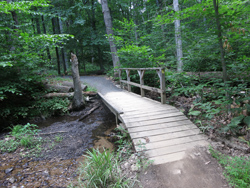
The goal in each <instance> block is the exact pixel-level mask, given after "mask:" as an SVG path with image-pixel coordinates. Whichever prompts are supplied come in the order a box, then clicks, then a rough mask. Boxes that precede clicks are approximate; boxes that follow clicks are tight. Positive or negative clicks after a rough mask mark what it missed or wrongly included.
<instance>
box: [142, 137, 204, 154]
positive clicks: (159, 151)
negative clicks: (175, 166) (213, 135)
mask: <svg viewBox="0 0 250 188" xmlns="http://www.w3.org/2000/svg"><path fill="white" fill-rule="evenodd" d="M198 145H199V146H207V145H208V142H207V141H204V140H201V141H195V142H189V143H185V144H179V145H174V146H167V147H164V148H158V149H153V150H148V151H146V152H145V154H146V155H147V156H149V157H156V156H161V155H166V154H170V153H176V152H180V151H185V150H187V149H190V148H193V147H195V146H198Z"/></svg>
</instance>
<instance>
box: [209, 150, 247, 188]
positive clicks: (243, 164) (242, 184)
mask: <svg viewBox="0 0 250 188" xmlns="http://www.w3.org/2000/svg"><path fill="white" fill-rule="evenodd" d="M210 152H211V154H212V156H213V157H214V158H216V159H217V160H218V162H219V163H220V164H221V165H222V166H223V167H224V169H225V172H224V175H225V177H226V178H227V180H228V182H229V184H230V185H232V186H234V187H235V188H250V159H249V158H247V157H237V156H236V157H230V156H226V155H223V154H221V153H219V152H217V151H215V150H214V149H212V148H210Z"/></svg>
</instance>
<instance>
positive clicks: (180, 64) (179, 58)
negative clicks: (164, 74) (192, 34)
mask: <svg viewBox="0 0 250 188" xmlns="http://www.w3.org/2000/svg"><path fill="white" fill-rule="evenodd" d="M173 4H174V11H175V12H178V11H179V2H178V0H174V1H173ZM174 25H175V43H176V54H177V72H182V71H183V62H182V58H183V53H182V40H181V22H180V20H177V19H176V20H175V21H174Z"/></svg>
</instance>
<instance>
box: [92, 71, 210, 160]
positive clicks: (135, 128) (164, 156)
mask: <svg viewBox="0 0 250 188" xmlns="http://www.w3.org/2000/svg"><path fill="white" fill-rule="evenodd" d="M147 70H151V71H152V70H154V71H156V72H157V74H158V76H159V82H160V88H152V87H149V86H146V85H144V79H143V78H144V73H145V71H147ZM122 71H125V72H126V75H127V80H122V79H121V73H122ZM131 71H137V72H138V74H139V76H140V83H139V84H138V83H134V82H131V81H130V72H131ZM119 75H120V86H121V87H122V88H123V87H124V85H125V86H126V87H127V89H128V91H124V90H113V91H111V92H99V95H100V96H101V97H102V99H103V101H104V103H105V104H106V105H107V106H108V107H109V109H110V110H111V111H112V112H113V113H114V114H115V115H116V117H117V119H119V120H120V121H121V122H122V123H123V124H124V125H125V127H126V129H127V130H128V132H129V134H130V136H131V138H132V140H133V143H134V146H135V149H136V150H137V151H141V150H144V151H145V153H146V155H147V156H148V157H149V159H150V160H153V161H154V162H153V164H163V163H168V162H173V161H177V160H180V159H182V158H183V157H184V156H185V151H186V150H188V149H191V148H193V147H195V146H198V145H201V146H206V145H208V142H207V141H206V139H207V138H206V137H205V136H204V135H202V134H201V133H200V130H199V129H198V128H197V126H196V125H194V124H193V123H192V122H191V121H190V120H189V119H188V118H187V117H186V116H185V115H184V114H183V113H182V112H180V111H179V110H178V109H176V108H175V107H173V106H170V105H167V104H165V103H166V93H165V91H166V89H165V73H164V69H162V68H146V69H119ZM131 85H133V86H137V87H139V88H140V90H141V96H140V95H137V94H133V93H131V92H130V91H131ZM97 89H98V88H97ZM145 90H151V91H155V92H157V93H160V95H161V102H157V101H154V100H151V99H149V98H145Z"/></svg>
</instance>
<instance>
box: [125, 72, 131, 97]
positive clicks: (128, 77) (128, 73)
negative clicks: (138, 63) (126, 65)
mask: <svg viewBox="0 0 250 188" xmlns="http://www.w3.org/2000/svg"><path fill="white" fill-rule="evenodd" d="M126 74H127V81H128V82H130V70H129V69H126ZM128 91H129V92H131V86H130V84H129V83H128Z"/></svg>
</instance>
